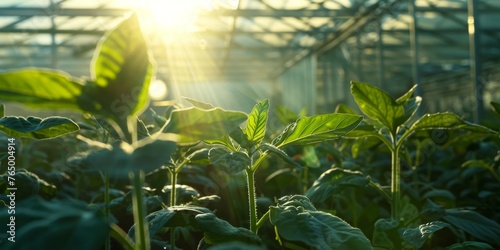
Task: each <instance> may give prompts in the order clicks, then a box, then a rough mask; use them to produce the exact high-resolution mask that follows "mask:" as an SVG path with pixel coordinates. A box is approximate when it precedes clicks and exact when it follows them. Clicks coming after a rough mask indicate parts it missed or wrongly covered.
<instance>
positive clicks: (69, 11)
mask: <svg viewBox="0 0 500 250" xmlns="http://www.w3.org/2000/svg"><path fill="white" fill-rule="evenodd" d="M131 11H141V10H140V9H139V10H134V9H107V8H106V9H104V8H103V9H92V8H30V7H7V8H0V16H19V17H21V16H30V17H31V16H54V15H56V16H123V15H124V14H126V13H129V12H131ZM354 14H355V13H354V11H353V10H351V9H338V10H330V9H313V10H308V9H302V10H266V9H239V10H231V9H216V10H212V11H204V12H201V13H200V16H202V17H205V16H233V17H248V18H253V17H276V18H281V17H299V18H300V17H309V18H312V17H328V18H349V17H351V16H353V15H354Z"/></svg>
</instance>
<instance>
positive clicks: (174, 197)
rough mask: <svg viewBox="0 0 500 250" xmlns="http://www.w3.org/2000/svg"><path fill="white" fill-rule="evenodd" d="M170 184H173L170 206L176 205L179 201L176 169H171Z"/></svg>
mask: <svg viewBox="0 0 500 250" xmlns="http://www.w3.org/2000/svg"><path fill="white" fill-rule="evenodd" d="M169 172H170V185H171V186H172V187H171V189H170V206H175V203H176V202H177V190H176V187H175V186H176V184H177V174H178V172H177V171H176V170H175V169H170V168H169Z"/></svg>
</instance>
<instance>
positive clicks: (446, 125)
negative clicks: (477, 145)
mask: <svg viewBox="0 0 500 250" xmlns="http://www.w3.org/2000/svg"><path fill="white" fill-rule="evenodd" d="M424 129H464V130H467V131H471V132H474V133H479V134H496V133H497V132H495V131H493V130H491V129H489V128H486V127H483V126H481V125H477V124H474V123H469V122H466V121H464V120H462V119H461V118H460V117H458V115H456V114H454V113H448V112H446V113H435V114H427V115H424V116H423V117H422V118H420V119H419V120H418V121H416V122H415V123H414V124H413V125H412V126H411V128H410V131H416V130H424Z"/></svg>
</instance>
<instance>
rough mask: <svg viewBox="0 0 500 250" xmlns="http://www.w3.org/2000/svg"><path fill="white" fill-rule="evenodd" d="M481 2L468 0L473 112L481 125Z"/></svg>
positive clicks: (482, 108) (482, 105) (475, 120)
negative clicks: (479, 7)
mask: <svg viewBox="0 0 500 250" xmlns="http://www.w3.org/2000/svg"><path fill="white" fill-rule="evenodd" d="M478 2H479V0H468V1H467V8H468V19H467V23H468V28H469V53H470V76H471V86H472V93H473V95H474V99H475V102H474V104H475V110H474V111H473V119H474V122H476V123H479V122H480V121H481V119H482V118H483V114H484V103H483V88H484V86H483V84H482V81H481V49H480V47H481V41H480V37H481V32H480V31H481V30H480V26H479V10H478Z"/></svg>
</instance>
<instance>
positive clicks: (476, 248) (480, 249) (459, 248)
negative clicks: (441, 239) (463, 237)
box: [445, 241, 495, 250]
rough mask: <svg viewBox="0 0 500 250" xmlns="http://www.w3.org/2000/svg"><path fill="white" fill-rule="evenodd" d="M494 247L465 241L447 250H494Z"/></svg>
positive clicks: (446, 249)
mask: <svg viewBox="0 0 500 250" xmlns="http://www.w3.org/2000/svg"><path fill="white" fill-rule="evenodd" d="M494 249H495V248H493V247H492V246H490V245H488V244H486V243H483V242H477V241H464V242H462V243H455V244H453V245H451V246H449V247H447V248H445V250H494Z"/></svg>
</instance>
